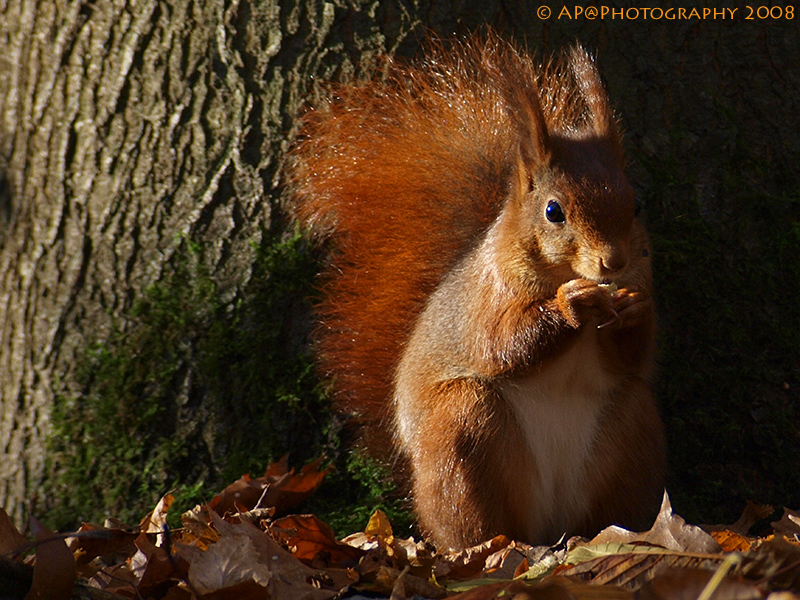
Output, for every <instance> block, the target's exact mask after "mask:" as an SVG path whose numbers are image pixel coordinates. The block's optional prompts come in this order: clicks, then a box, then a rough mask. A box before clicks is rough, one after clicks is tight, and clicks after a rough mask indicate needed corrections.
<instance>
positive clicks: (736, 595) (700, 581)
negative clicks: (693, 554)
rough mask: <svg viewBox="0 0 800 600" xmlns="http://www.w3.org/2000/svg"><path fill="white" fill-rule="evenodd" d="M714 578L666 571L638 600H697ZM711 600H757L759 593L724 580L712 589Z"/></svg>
mask: <svg viewBox="0 0 800 600" xmlns="http://www.w3.org/2000/svg"><path fill="white" fill-rule="evenodd" d="M713 577H714V572H713V571H707V570H705V569H677V570H674V571H673V570H667V571H664V572H663V573H661V574H660V575H657V576H656V577H654V578H653V579H652V580H651V581H649V582H648V583H647V584H646V585H645V586H644V587H643V588H642V589H641V590H640V591H639V600H697V598H699V597H700V595H701V594H702V593H703V591H704V590H705V589H706V588H707V587H708V585H709V582H711V580H712V578H713ZM711 597H712V598H714V599H722V598H724V599H725V600H760V599H761V598H763V594H762V593H761V591H760V590H759V589H758V588H757V587H756V586H754V585H753V584H752V583H747V582H745V581H741V580H739V579H734V578H733V577H723V578H722V579H721V580H720V582H719V583H718V584H717V585H715V587H714V595H713V596H711Z"/></svg>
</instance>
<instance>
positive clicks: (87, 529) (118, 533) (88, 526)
mask: <svg viewBox="0 0 800 600" xmlns="http://www.w3.org/2000/svg"><path fill="white" fill-rule="evenodd" d="M136 536H137V533H136V532H134V531H130V530H127V529H109V528H107V527H101V526H100V525H95V524H94V523H83V524H82V525H81V526H80V528H79V529H78V531H76V532H75V534H74V535H71V536H70V537H68V538H67V546H68V547H69V549H70V551H71V552H72V553H73V556H74V557H75V563H76V564H77V566H78V568H79V569H81V568H82V567H84V566H85V565H87V564H88V563H90V562H91V561H93V560H94V559H96V558H100V557H103V558H104V561H103V562H104V563H105V564H113V563H114V562H116V561H115V560H114V556H113V555H119V556H120V557H127V556H130V555H131V554H132V553H133V552H135V551H136V546H135V544H134V540H135V539H136ZM79 575H81V576H86V574H85V573H84V572H80V573H79Z"/></svg>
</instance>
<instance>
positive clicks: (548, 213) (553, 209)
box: [544, 200, 567, 223]
mask: <svg viewBox="0 0 800 600" xmlns="http://www.w3.org/2000/svg"><path fill="white" fill-rule="evenodd" d="M544 216H545V217H547V220H548V221H550V222H551V223H563V222H564V221H566V220H567V218H566V217H565V216H564V210H563V209H562V208H561V205H560V204H559V203H558V202H556V201H555V200H550V202H548V203H547V208H545V209H544Z"/></svg>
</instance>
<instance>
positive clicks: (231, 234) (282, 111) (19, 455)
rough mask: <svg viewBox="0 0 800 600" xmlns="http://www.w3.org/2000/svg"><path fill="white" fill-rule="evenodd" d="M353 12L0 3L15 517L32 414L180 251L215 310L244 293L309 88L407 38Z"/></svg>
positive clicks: (1, 354) (29, 451)
mask: <svg viewBox="0 0 800 600" xmlns="http://www.w3.org/2000/svg"><path fill="white" fill-rule="evenodd" d="M369 8H370V7H369V6H366V5H365V6H364V8H363V9H361V8H359V7H357V6H355V7H350V8H347V7H345V6H344V3H337V4H331V3H325V2H318V1H302V2H281V3H280V4H279V3H278V2H270V1H266V2H248V1H246V0H245V1H233V2H230V1H223V0H216V1H209V2H200V3H198V2H192V1H191V0H145V1H141V2H134V1H130V2H128V1H125V0H98V1H97V2H87V1H81V0H76V1H69V0H55V1H51V0H41V1H36V0H10V1H9V2H6V3H3V5H2V6H1V7H0V40H2V42H0V44H1V45H2V48H1V49H0V55H2V57H3V58H2V60H0V80H2V82H3V83H2V85H1V86H0V157H2V160H3V169H2V171H3V176H4V179H5V182H6V185H5V190H6V194H5V198H4V201H3V204H2V211H3V215H2V218H3V222H2V229H1V230H0V281H2V284H0V285H2V290H3V294H2V302H0V394H2V419H1V420H0V454H2V460H0V504H2V505H3V506H5V507H6V509H7V510H8V511H9V512H10V513H11V514H12V515H13V516H14V517H15V518H16V519H17V520H19V519H20V518H21V515H22V507H23V504H24V503H25V502H26V501H27V500H29V499H30V498H31V497H33V496H34V495H35V493H36V491H37V489H38V487H39V483H40V481H41V478H42V476H43V473H44V465H45V449H44V446H43V444H44V440H45V438H46V435H47V433H48V416H49V409H50V407H51V405H52V401H53V398H54V396H55V395H56V394H60V393H68V392H70V390H71V387H74V385H75V384H74V381H73V378H74V364H75V360H76V357H77V356H78V355H79V354H80V353H81V352H82V351H83V349H84V348H85V347H86V346H87V345H88V344H90V343H93V342H96V341H102V340H103V339H104V338H105V336H107V335H108V332H109V328H110V327H111V324H112V322H119V321H120V320H122V321H124V319H125V317H126V311H127V310H128V309H129V308H130V306H131V303H132V301H133V300H134V298H136V297H137V296H138V295H139V294H141V293H142V291H143V290H144V289H145V288H146V287H147V286H148V285H151V284H152V283H153V282H156V281H158V280H159V278H160V277H161V275H162V272H163V270H164V269H165V266H166V265H168V264H169V261H170V258H171V256H172V255H173V253H174V252H175V249H176V247H177V245H178V241H179V238H180V237H181V236H187V237H188V236H191V237H192V238H199V239H202V240H203V241H204V243H205V245H206V251H205V256H206V258H207V260H208V261H209V265H210V268H211V270H212V272H214V273H215V277H216V278H217V280H218V281H220V282H222V284H223V285H222V289H224V291H225V292H224V293H225V294H226V295H227V298H226V300H227V301H231V300H232V299H233V298H234V297H235V296H236V295H237V293H238V292H239V291H240V290H241V289H242V287H243V286H244V285H245V284H246V282H247V279H248V276H249V272H250V268H251V263H252V259H253V250H252V242H253V241H255V242H257V241H258V240H259V237H260V235H261V231H262V230H263V229H264V228H265V227H266V226H268V224H269V221H270V218H271V211H272V203H273V202H274V199H275V191H274V180H275V176H276V172H277V166H278V161H279V158H280V155H281V152H282V150H283V149H284V148H285V145H286V143H287V142H286V139H287V132H288V130H289V129H290V126H291V119H290V115H292V114H294V113H295V112H296V111H297V110H298V109H299V107H300V104H301V102H302V101H303V99H304V97H305V96H306V95H307V94H308V92H309V89H310V86H311V84H312V82H313V78H324V79H335V78H336V77H338V76H339V74H340V73H341V72H345V71H355V70H356V68H357V64H358V60H359V55H360V54H371V53H375V52H379V51H385V50H387V44H391V43H394V44H396V43H398V42H399V41H400V40H401V39H402V37H403V36H405V35H407V33H408V31H409V30H410V27H411V22H410V18H409V16H408V15H407V14H404V13H402V12H401V13H400V14H399V17H400V18H399V20H397V21H393V22H392V24H391V26H390V28H391V29H392V32H391V33H389V34H388V35H386V34H381V30H380V28H381V25H382V24H381V23H379V22H378V20H377V19H376V18H374V17H371V16H369V15H368V14H367V13H368V12H369ZM347 21H350V22H351V23H350V25H351V26H353V27H352V30H351V29H350V26H348V23H347ZM356 26H357V27H356ZM361 35H364V38H363V39H362V38H361V37H360V36H361ZM72 391H75V390H72Z"/></svg>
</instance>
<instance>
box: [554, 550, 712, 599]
mask: <svg viewBox="0 0 800 600" xmlns="http://www.w3.org/2000/svg"><path fill="white" fill-rule="evenodd" d="M723 559H724V556H723V555H722V554H697V553H689V552H683V551H677V550H669V549H665V548H658V547H654V546H636V545H633V544H614V543H607V544H601V545H598V546H585V547H579V548H575V549H574V550H572V551H570V552H569V553H568V554H567V559H566V561H565V564H564V565H562V566H561V567H559V568H558V569H556V571H555V572H556V573H557V574H559V575H561V576H563V577H568V578H571V579H576V580H580V581H585V582H587V583H588V582H591V583H593V584H596V585H607V584H613V585H618V586H621V587H626V588H629V589H632V590H637V589H639V588H640V587H642V586H643V585H644V584H645V583H647V582H648V581H649V580H651V579H652V578H653V577H655V576H656V575H658V574H659V573H662V572H664V571H666V570H667V569H681V568H687V567H690V568H705V569H712V570H713V569H715V568H717V566H718V565H719V564H720V563H721V562H722V561H723Z"/></svg>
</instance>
